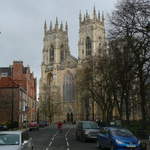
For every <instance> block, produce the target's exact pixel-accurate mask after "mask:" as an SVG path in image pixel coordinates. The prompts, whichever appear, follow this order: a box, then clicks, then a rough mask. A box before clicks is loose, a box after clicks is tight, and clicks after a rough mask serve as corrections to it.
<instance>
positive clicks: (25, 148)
mask: <svg viewBox="0 0 150 150" xmlns="http://www.w3.org/2000/svg"><path fill="white" fill-rule="evenodd" d="M0 150H33V144H32V138H29V135H28V130H24V131H2V132H0Z"/></svg>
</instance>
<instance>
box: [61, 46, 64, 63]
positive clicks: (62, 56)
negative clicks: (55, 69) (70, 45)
mask: <svg viewBox="0 0 150 150" xmlns="http://www.w3.org/2000/svg"><path fill="white" fill-rule="evenodd" d="M64 59H65V51H64V46H63V45H61V47H60V61H61V62H63V61H64Z"/></svg>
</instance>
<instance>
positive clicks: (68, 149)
mask: <svg viewBox="0 0 150 150" xmlns="http://www.w3.org/2000/svg"><path fill="white" fill-rule="evenodd" d="M70 130H71V128H70V129H68V131H67V132H66V134H65V140H66V144H67V150H70V148H69V146H70V145H69V142H68V138H67V136H68V134H69V132H70Z"/></svg>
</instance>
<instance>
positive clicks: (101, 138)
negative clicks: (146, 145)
mask: <svg viewBox="0 0 150 150" xmlns="http://www.w3.org/2000/svg"><path fill="white" fill-rule="evenodd" d="M97 147H98V148H101V149H103V148H109V149H111V150H141V142H140V140H139V139H137V138H136V137H135V136H134V135H133V134H132V133H131V132H130V131H129V130H127V129H124V128H115V127H105V128H102V129H101V130H100V133H99V134H98V135H97Z"/></svg>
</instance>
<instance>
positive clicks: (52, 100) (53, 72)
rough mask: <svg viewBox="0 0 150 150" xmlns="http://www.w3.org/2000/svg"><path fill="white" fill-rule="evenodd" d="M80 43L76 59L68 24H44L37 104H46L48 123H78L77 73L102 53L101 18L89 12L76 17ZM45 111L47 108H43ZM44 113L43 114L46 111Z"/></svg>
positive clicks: (104, 41) (94, 11)
mask: <svg viewBox="0 0 150 150" xmlns="http://www.w3.org/2000/svg"><path fill="white" fill-rule="evenodd" d="M79 24H80V28H79V41H78V54H79V56H78V59H77V58H75V57H73V56H72V55H71V53H70V49H69V43H68V25H67V23H66V25H65V27H64V25H63V24H62V23H61V24H60V25H59V24H58V19H57V18H56V23H55V25H54V27H53V25H52V22H51V23H50V27H49V28H48V27H47V24H46V22H45V25H44V38H43V43H44V46H43V51H42V55H43V60H42V64H41V79H40V95H39V96H40V102H46V103H45V104H46V105H49V107H48V108H49V109H48V110H47V111H48V112H49V115H50V118H51V121H54V122H56V121H58V120H62V121H64V120H65V121H71V122H72V121H76V120H81V119H82V117H81V116H82V115H83V114H81V112H82V111H80V108H81V106H80V101H79V100H78V96H77V93H76V77H77V76H78V74H76V70H77V68H78V67H79V66H81V65H82V62H83V61H84V60H85V59H86V58H87V57H90V56H94V55H97V54H98V53H101V54H102V53H103V52H102V51H101V49H102V47H103V45H104V44H105V43H106V40H105V39H106V38H105V27H104V15H103V14H102V15H100V12H98V13H97V12H96V10H95V7H94V9H93V14H92V16H90V15H89V14H88V12H86V14H85V15H82V14H81V13H80V15H79ZM45 108H46V106H45ZM45 113H46V111H45Z"/></svg>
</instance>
